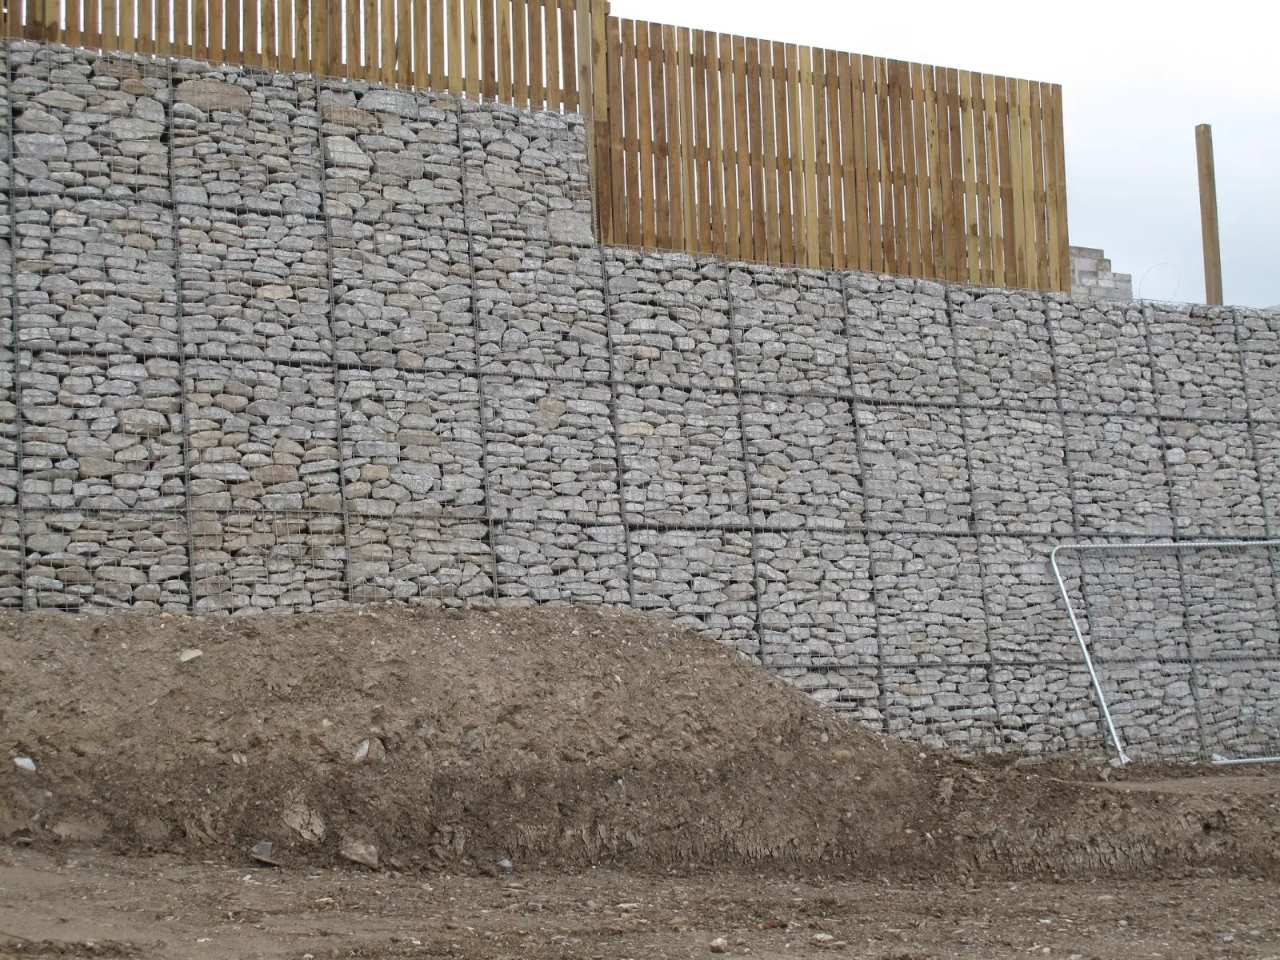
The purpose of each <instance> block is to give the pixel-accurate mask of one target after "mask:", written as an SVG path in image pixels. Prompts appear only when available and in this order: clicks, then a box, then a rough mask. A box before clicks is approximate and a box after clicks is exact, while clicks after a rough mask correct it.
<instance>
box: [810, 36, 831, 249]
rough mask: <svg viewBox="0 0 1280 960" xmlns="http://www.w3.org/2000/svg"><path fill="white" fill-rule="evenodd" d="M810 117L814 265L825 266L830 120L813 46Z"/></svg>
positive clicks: (821, 64)
mask: <svg viewBox="0 0 1280 960" xmlns="http://www.w3.org/2000/svg"><path fill="white" fill-rule="evenodd" d="M812 56H813V120H812V121H811V126H812V127H813V131H814V175H815V178H816V180H815V193H814V196H815V198H816V200H817V204H816V209H817V217H816V218H815V221H814V223H815V226H816V229H817V233H818V262H817V264H816V266H821V267H826V266H828V265H829V264H830V263H831V179H830V177H831V164H830V161H829V159H828V155H827V151H828V140H829V139H830V130H831V122H830V119H829V118H828V114H827V82H826V63H825V61H824V59H823V51H822V50H820V49H816V48H815V49H814V50H813V53H812Z"/></svg>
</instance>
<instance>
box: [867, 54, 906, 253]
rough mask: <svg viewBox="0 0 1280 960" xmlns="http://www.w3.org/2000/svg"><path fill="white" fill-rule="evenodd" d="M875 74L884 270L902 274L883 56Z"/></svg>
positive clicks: (889, 95) (890, 110) (890, 109)
mask: <svg viewBox="0 0 1280 960" xmlns="http://www.w3.org/2000/svg"><path fill="white" fill-rule="evenodd" d="M873 62H874V65H875V77H876V108H877V111H878V113H879V117H878V118H877V123H878V130H879V133H880V165H881V167H882V168H883V169H882V170H881V173H880V224H881V232H882V234H883V237H884V269H885V271H886V272H887V273H901V272H902V265H901V263H900V261H899V257H900V256H901V250H900V245H899V242H898V223H899V222H900V217H899V211H898V208H897V207H896V205H895V201H896V199H897V198H896V195H895V191H896V189H897V176H896V173H897V171H896V170H895V168H894V162H895V159H896V158H895V155H894V151H893V91H892V89H891V88H890V86H889V62H888V61H887V60H885V59H883V58H882V57H876V58H875V59H874V61H873Z"/></svg>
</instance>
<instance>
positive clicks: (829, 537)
mask: <svg viewBox="0 0 1280 960" xmlns="http://www.w3.org/2000/svg"><path fill="white" fill-rule="evenodd" d="M756 550H757V555H758V559H759V568H760V591H761V593H760V628H761V631H762V641H763V649H764V660H765V665H766V666H768V667H770V668H775V667H776V668H794V667H804V668H806V669H810V670H812V669H817V670H819V671H821V670H823V669H825V668H831V667H837V666H839V667H856V666H872V665H874V664H875V663H876V660H877V657H878V655H879V646H878V641H877V638H876V610H875V605H874V604H873V602H872V598H871V551H870V548H869V547H868V546H867V543H866V541H865V540H864V539H863V538H862V537H857V536H843V535H840V534H829V533H810V532H807V531H795V532H788V533H782V532H778V533H758V534H756ZM833 679H835V680H836V681H837V682H836V683H835V684H834V685H831V686H827V687H825V688H824V692H823V693H822V694H820V695H819V694H817V693H815V695H818V696H820V698H824V699H825V698H830V699H834V698H835V697H837V696H838V695H839V691H840V689H841V686H840V684H839V679H840V678H839V675H836V676H835V677H834V678H833Z"/></svg>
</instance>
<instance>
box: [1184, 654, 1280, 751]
mask: <svg viewBox="0 0 1280 960" xmlns="http://www.w3.org/2000/svg"><path fill="white" fill-rule="evenodd" d="M1278 666H1280V661H1277V660H1276V659H1274V658H1272V659H1270V660H1266V661H1261V662H1258V661H1255V662H1245V663H1223V664H1209V665H1203V664H1202V665H1201V666H1200V667H1199V668H1198V670H1197V674H1196V679H1197V688H1198V691H1199V694H1200V705H1201V713H1202V728H1203V730H1204V740H1205V746H1206V748H1207V749H1206V752H1208V753H1209V754H1210V755H1213V754H1217V755H1219V756H1224V757H1229V758H1237V759H1240V758H1247V757H1274V756H1275V753H1276V746H1275V745H1276V736H1277V733H1280V706H1277V704H1278V703H1280V683H1277V681H1276V672H1277V667H1278Z"/></svg>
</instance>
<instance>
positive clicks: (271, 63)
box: [160, 0, 280, 71]
mask: <svg viewBox="0 0 1280 960" xmlns="http://www.w3.org/2000/svg"><path fill="white" fill-rule="evenodd" d="M168 5H169V3H168V0H160V6H161V7H162V8H164V7H168ZM260 10H261V16H262V27H261V34H260V35H261V38H262V39H261V43H260V45H259V47H258V57H259V60H258V62H259V63H260V64H261V65H262V68H263V69H264V70H268V71H276V70H279V69H280V46H279V41H278V39H277V38H276V0H261V3H260Z"/></svg>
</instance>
